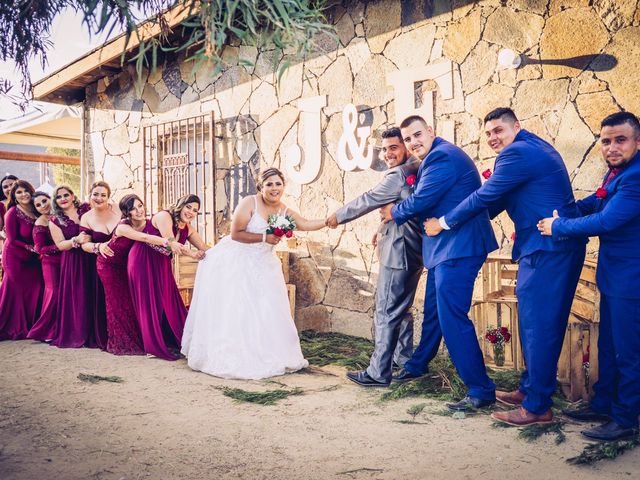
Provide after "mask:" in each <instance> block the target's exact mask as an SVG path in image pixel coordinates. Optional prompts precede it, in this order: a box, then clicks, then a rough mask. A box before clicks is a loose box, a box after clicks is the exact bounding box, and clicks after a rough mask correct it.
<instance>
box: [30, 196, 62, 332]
mask: <svg viewBox="0 0 640 480" xmlns="http://www.w3.org/2000/svg"><path fill="white" fill-rule="evenodd" d="M33 204H34V206H35V207H36V210H37V212H38V213H39V214H40V216H39V217H38V219H37V220H36V224H35V226H34V227H33V241H34V243H35V247H36V252H38V254H40V260H41V262H42V277H43V278H44V295H43V297H42V310H41V312H40V318H38V320H36V323H34V324H33V327H31V330H29V335H27V337H28V338H32V339H34V340H40V341H42V342H48V341H50V340H51V339H52V338H54V337H55V335H56V332H57V329H58V322H57V317H56V309H57V307H58V284H59V279H60V250H58V247H56V244H55V243H54V241H53V238H51V232H50V231H49V220H50V219H51V213H52V212H51V197H50V196H49V194H48V193H44V192H36V193H35V194H34V195H33Z"/></svg>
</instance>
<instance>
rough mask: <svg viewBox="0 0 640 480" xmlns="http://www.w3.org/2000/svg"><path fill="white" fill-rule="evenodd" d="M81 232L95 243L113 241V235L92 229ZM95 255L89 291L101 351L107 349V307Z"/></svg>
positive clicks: (82, 229) (94, 325)
mask: <svg viewBox="0 0 640 480" xmlns="http://www.w3.org/2000/svg"><path fill="white" fill-rule="evenodd" d="M80 231H81V232H85V233H86V234H87V235H90V236H91V241H92V242H94V243H109V240H111V233H102V232H94V231H93V230H91V229H90V228H85V227H80ZM89 255H93V257H94V260H93V265H92V275H93V283H92V285H93V289H92V290H87V292H89V295H90V296H91V301H90V303H91V305H92V308H93V310H92V313H91V318H92V321H93V332H94V335H95V339H96V346H97V347H98V348H99V349H101V350H106V349H107V343H108V338H107V305H106V301H105V298H104V287H103V285H102V281H101V280H100V277H99V276H98V263H97V257H99V256H100V255H95V254H89Z"/></svg>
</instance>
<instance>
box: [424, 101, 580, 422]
mask: <svg viewBox="0 0 640 480" xmlns="http://www.w3.org/2000/svg"><path fill="white" fill-rule="evenodd" d="M484 126H485V133H486V136H487V141H488V143H489V146H490V147H491V148H492V149H493V150H494V151H495V152H496V153H498V156H497V158H496V161H495V167H494V172H493V174H492V175H491V177H490V178H489V179H488V180H487V181H486V182H485V183H484V184H483V185H482V187H480V188H479V189H478V190H476V191H475V192H473V193H472V194H471V195H469V196H468V197H467V198H466V199H465V200H464V201H463V202H462V203H460V204H459V205H458V206H456V207H455V208H453V209H451V210H450V211H448V212H446V213H445V214H444V215H443V216H439V217H440V218H433V219H430V220H428V221H427V222H425V228H426V231H427V234H428V235H438V234H439V233H440V232H442V233H441V235H445V234H451V233H452V232H455V231H457V230H461V229H462V228H464V226H465V225H466V224H467V223H469V222H470V221H472V219H474V218H475V216H476V215H477V214H478V213H479V212H483V211H484V210H485V209H487V208H488V209H489V212H490V214H491V216H492V217H494V216H496V215H497V214H498V213H500V212H501V211H503V210H506V211H507V213H508V214H509V216H510V217H511V219H512V220H513V223H514V224H515V228H516V237H515V243H514V246H513V253H512V255H513V259H514V260H517V261H518V263H519V268H518V278H517V285H516V296H517V298H518V316H519V321H520V340H521V343H522V350H523V353H524V358H525V362H526V365H527V369H526V370H525V371H524V372H523V373H522V376H521V379H520V388H519V389H518V390H517V391H515V392H500V391H498V392H496V398H497V400H498V401H500V402H502V403H506V404H509V405H513V406H520V405H521V407H520V408H518V409H516V410H510V411H506V412H496V413H494V414H493V415H492V417H493V418H494V419H496V420H499V421H502V422H505V423H508V424H510V425H518V426H520V425H530V424H534V423H548V422H551V420H552V418H553V413H552V412H551V405H552V401H551V396H552V395H553V393H554V392H555V390H556V373H557V364H558V358H559V356H560V351H561V349H562V343H563V340H564V334H565V330H566V328H567V320H568V317H569V311H570V308H571V303H572V301H573V296H574V293H575V289H576V285H577V283H578V279H579V277H580V271H581V269H582V265H583V262H584V255H585V244H586V239H585V238H583V237H572V238H569V237H562V238H558V239H557V241H553V240H552V239H551V238H549V237H543V236H542V235H540V234H539V233H538V229H537V223H538V221H539V220H540V218H544V217H548V216H549V215H551V214H552V213H553V210H554V209H558V210H559V211H560V212H561V215H562V216H563V217H568V218H574V217H577V216H578V215H579V211H578V207H577V206H576V203H575V199H574V197H573V192H572V190H571V183H570V182H569V175H568V173H567V169H566V167H565V165H564V162H563V161H562V158H561V157H560V154H559V153H558V152H557V151H556V150H555V149H554V148H553V147H552V146H551V145H549V144H548V143H547V142H545V141H544V140H542V139H541V138H540V137H537V136H536V135H534V134H532V133H530V132H528V131H526V130H524V129H522V128H521V127H520V123H519V122H518V119H517V118H516V116H515V114H514V113H513V111H512V110H511V109H509V108H498V109H496V110H493V111H492V112H490V113H489V114H488V115H487V116H486V117H485V119H484ZM443 230H444V231H443ZM435 238H437V237H435Z"/></svg>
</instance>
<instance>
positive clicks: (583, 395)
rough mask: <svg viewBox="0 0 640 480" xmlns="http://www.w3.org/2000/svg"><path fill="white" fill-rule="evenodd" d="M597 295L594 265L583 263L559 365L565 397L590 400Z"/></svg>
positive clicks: (594, 370) (594, 369) (594, 372)
mask: <svg viewBox="0 0 640 480" xmlns="http://www.w3.org/2000/svg"><path fill="white" fill-rule="evenodd" d="M599 307H600V294H599V292H598V289H597V288H596V262H595V261H593V260H587V261H585V264H584V267H583V268H582V272H581V273H580V280H579V281H578V287H577V288H576V295H575V297H574V299H573V304H572V305H571V313H570V315H569V323H568V325H567V332H566V334H565V337H564V344H563V346H562V353H561V354H560V360H559V361H558V382H559V383H560V386H561V387H562V391H563V392H564V394H565V395H566V397H567V398H568V399H569V400H571V401H572V402H575V401H577V400H581V399H582V400H589V399H590V398H591V396H592V395H593V384H594V383H595V382H596V381H597V380H598V334H599V326H600V310H599Z"/></svg>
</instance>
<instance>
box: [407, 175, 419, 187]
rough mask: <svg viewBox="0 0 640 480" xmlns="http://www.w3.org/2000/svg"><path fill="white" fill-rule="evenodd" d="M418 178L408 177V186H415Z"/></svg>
mask: <svg viewBox="0 0 640 480" xmlns="http://www.w3.org/2000/svg"><path fill="white" fill-rule="evenodd" d="M416 180H417V177H416V176H415V175H409V176H408V177H407V185H410V186H413V184H415V183H416Z"/></svg>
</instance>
